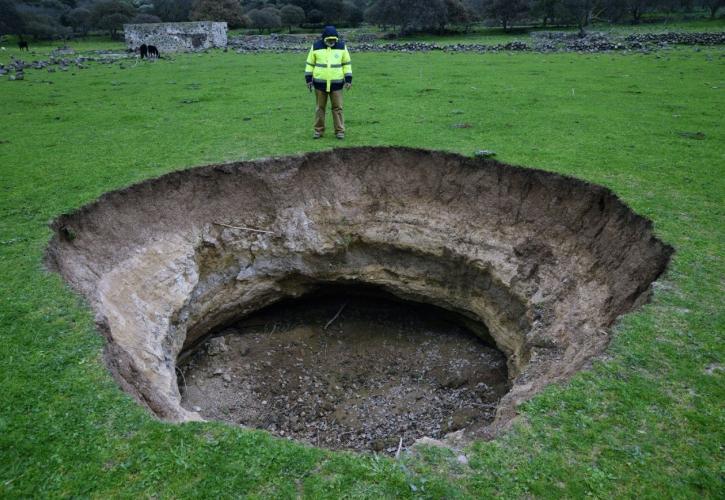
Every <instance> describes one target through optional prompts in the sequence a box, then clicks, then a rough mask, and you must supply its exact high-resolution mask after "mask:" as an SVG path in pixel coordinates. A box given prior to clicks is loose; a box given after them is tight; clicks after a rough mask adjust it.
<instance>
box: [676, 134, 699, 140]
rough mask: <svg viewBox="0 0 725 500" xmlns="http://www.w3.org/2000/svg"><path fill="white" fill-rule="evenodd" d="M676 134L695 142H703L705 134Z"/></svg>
mask: <svg viewBox="0 0 725 500" xmlns="http://www.w3.org/2000/svg"><path fill="white" fill-rule="evenodd" d="M677 134H678V135H679V136H680V137H684V138H685V139H694V140H696V141H704V140H705V134H704V133H703V132H678V133H677Z"/></svg>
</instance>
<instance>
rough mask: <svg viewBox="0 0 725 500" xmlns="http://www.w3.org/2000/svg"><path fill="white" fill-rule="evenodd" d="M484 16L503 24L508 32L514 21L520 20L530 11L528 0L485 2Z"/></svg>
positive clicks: (491, 0)
mask: <svg viewBox="0 0 725 500" xmlns="http://www.w3.org/2000/svg"><path fill="white" fill-rule="evenodd" d="M481 8H482V14H483V15H484V16H486V17H489V18H491V19H496V20H498V22H500V23H501V26H502V27H503V29H504V31H507V30H508V29H509V27H510V26H511V23H512V22H513V21H516V20H517V19H519V18H520V17H521V16H522V15H523V14H524V13H526V12H527V11H528V9H529V5H528V3H527V2H526V0H483V1H482V2H481Z"/></svg>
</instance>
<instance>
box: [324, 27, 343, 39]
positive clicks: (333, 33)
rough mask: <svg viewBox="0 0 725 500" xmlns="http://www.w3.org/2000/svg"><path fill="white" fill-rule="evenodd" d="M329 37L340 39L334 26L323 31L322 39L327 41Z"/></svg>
mask: <svg viewBox="0 0 725 500" xmlns="http://www.w3.org/2000/svg"><path fill="white" fill-rule="evenodd" d="M328 36H334V37H337V38H340V35H338V34H337V29H336V28H335V27H334V26H325V29H324V30H322V38H323V39H325V38H327V37H328Z"/></svg>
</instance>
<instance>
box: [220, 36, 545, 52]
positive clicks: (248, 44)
mask: <svg viewBox="0 0 725 500" xmlns="http://www.w3.org/2000/svg"><path fill="white" fill-rule="evenodd" d="M241 38H242V37H239V38H238V39H234V40H232V41H230V45H233V47H234V49H236V52H237V53H240V54H243V53H247V52H262V51H264V52H303V51H306V50H308V48H309V45H310V44H311V43H312V42H313V41H314V39H311V40H308V41H306V42H305V43H304V44H300V43H294V44H291V43H289V42H279V41H276V40H272V39H270V38H269V37H265V38H264V39H263V40H259V39H258V38H261V37H254V38H250V37H243V39H241ZM348 46H349V47H350V50H353V51H355V52H433V51H443V52H480V53H483V52H500V51H525V50H531V48H530V47H529V45H528V44H526V43H524V42H521V41H518V40H515V41H513V42H509V43H506V44H499V45H484V44H451V45H438V44H436V43H430V42H393V43H381V44H376V43H350V44H348Z"/></svg>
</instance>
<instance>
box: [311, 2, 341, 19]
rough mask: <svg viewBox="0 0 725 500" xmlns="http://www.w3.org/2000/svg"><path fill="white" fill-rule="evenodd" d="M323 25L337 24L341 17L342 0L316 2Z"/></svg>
mask: <svg viewBox="0 0 725 500" xmlns="http://www.w3.org/2000/svg"><path fill="white" fill-rule="evenodd" d="M317 5H318V6H319V8H320V10H321V11H322V15H323V21H324V22H325V24H338V21H341V20H342V17H343V6H342V0H318V1H317Z"/></svg>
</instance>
